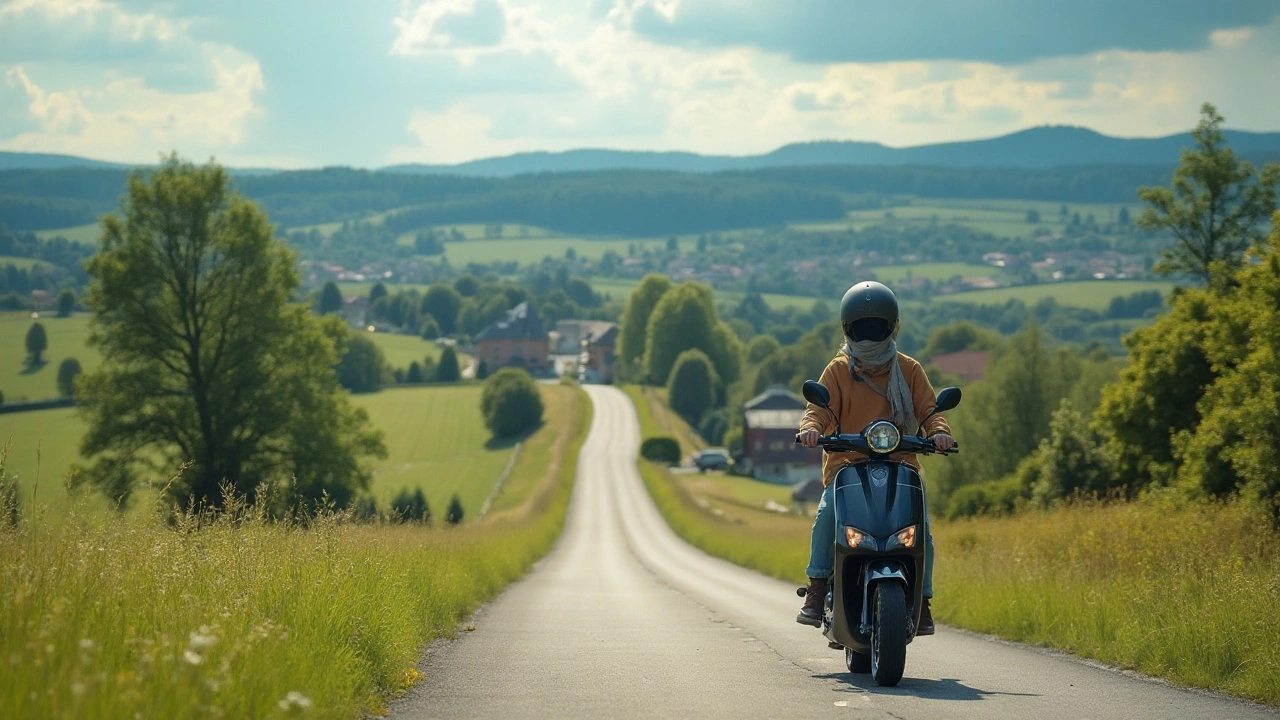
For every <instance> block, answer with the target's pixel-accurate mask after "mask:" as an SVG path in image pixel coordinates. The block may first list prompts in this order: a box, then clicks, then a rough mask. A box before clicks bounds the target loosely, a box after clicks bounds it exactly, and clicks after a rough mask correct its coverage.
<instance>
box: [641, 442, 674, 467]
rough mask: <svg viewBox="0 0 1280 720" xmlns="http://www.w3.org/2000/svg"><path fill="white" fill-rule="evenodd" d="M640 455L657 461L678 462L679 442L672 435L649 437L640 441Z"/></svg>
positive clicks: (670, 463)
mask: <svg viewBox="0 0 1280 720" xmlns="http://www.w3.org/2000/svg"><path fill="white" fill-rule="evenodd" d="M640 457H642V458H644V459H645V460H649V461H652V462H657V463H666V464H668V465H676V464H678V463H679V462H680V443H678V442H676V439H675V438H672V437H651V438H646V439H645V441H644V442H642V443H640Z"/></svg>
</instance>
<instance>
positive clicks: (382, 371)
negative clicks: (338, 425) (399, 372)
mask: <svg viewBox="0 0 1280 720" xmlns="http://www.w3.org/2000/svg"><path fill="white" fill-rule="evenodd" d="M390 374H391V369H390V367H388V365H387V359H386V357H385V356H384V355H383V354H382V348H380V347H378V344H377V343H375V342H374V341H372V340H370V339H369V337H368V335H367V334H366V333H362V332H356V333H351V337H350V339H349V340H348V341H347V344H346V348H345V351H344V352H343V353H342V360H341V361H340V362H339V363H338V382H339V383H341V384H342V387H344V388H346V389H348V390H350V391H351V392H376V391H378V390H381V389H382V386H383V385H384V384H386V383H387V381H388V378H389V377H390Z"/></svg>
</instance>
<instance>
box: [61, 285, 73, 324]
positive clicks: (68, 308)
mask: <svg viewBox="0 0 1280 720" xmlns="http://www.w3.org/2000/svg"><path fill="white" fill-rule="evenodd" d="M75 309H76V294H75V293H74V292H72V291H71V290H63V291H62V292H60V293H58V317H60V318H65V317H71V312H72V311H73V310H75Z"/></svg>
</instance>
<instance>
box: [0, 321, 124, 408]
mask: <svg viewBox="0 0 1280 720" xmlns="http://www.w3.org/2000/svg"><path fill="white" fill-rule="evenodd" d="M37 322H38V323H40V324H41V325H43V326H44V330H45V334H46V335H47V336H48V338H49V348H48V349H47V350H45V353H44V359H45V362H44V363H43V364H41V365H38V366H28V365H27V363H26V357H27V350H26V338H27V332H28V331H29V330H30V329H31V325H32V324H33V323H37ZM88 339H89V316H88V315H87V314H83V313H76V314H73V315H72V316H71V317H66V318H59V317H54V314H53V313H47V314H46V313H41V314H40V316H39V317H38V318H33V317H31V313H29V312H6V313H0V343H3V347H4V348H5V350H4V352H2V353H0V392H3V393H4V399H5V402H15V401H19V400H46V399H48V398H53V397H58V365H59V364H60V363H61V362H62V361H63V360H64V359H66V358H75V359H77V360H79V361H80V367H81V368H82V369H83V370H84V371H85V372H88V371H89V370H92V369H95V368H97V367H98V365H99V364H101V362H102V356H101V355H100V354H99V353H98V351H97V350H96V349H95V348H91V347H89V346H88V345H87V344H86V342H87V341H88Z"/></svg>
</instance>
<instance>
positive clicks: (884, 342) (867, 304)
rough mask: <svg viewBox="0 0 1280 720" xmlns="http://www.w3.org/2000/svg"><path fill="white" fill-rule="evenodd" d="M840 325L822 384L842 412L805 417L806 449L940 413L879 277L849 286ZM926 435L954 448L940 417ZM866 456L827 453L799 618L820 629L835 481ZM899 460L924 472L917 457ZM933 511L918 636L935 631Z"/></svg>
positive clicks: (906, 427) (912, 425) (815, 411)
mask: <svg viewBox="0 0 1280 720" xmlns="http://www.w3.org/2000/svg"><path fill="white" fill-rule="evenodd" d="M840 325H841V326H842V327H843V329H844V335H845V342H844V345H843V346H841V348H840V352H839V353H838V354H837V355H836V357H835V359H834V360H832V361H831V362H830V363H829V364H828V365H827V369H826V370H824V371H823V372H822V379H821V380H820V382H821V383H822V384H823V385H825V386H826V388H827V390H829V391H830V392H831V409H832V411H834V412H835V414H836V417H832V414H831V413H830V412H828V411H827V410H825V409H824V408H821V407H819V406H817V405H814V404H813V403H810V404H809V409H808V410H807V411H805V414H804V419H803V420H801V421H800V442H801V443H802V444H803V445H804V446H805V447H814V446H816V445H817V444H818V438H819V436H821V435H825V434H829V433H831V432H832V431H834V430H835V427H836V422H837V420H838V421H839V424H840V426H841V428H844V429H851V428H863V427H866V426H867V425H869V424H871V423H872V422H873V421H875V420H879V419H881V418H890V419H892V420H893V423H894V424H895V425H897V426H898V428H899V429H900V430H901V431H902V433H903V434H904V435H906V434H914V432H915V431H916V426H917V418H922V417H925V416H927V415H928V414H929V413H930V412H932V411H933V408H934V404H935V397H934V394H933V386H932V385H930V384H929V378H928V377H927V376H925V373H924V368H922V367H920V363H918V362H916V361H915V360H914V359H912V358H910V357H908V356H907V355H904V354H902V353H900V352H898V344H897V342H896V341H895V339H896V338H897V335H898V299H897V297H895V296H894V294H893V291H892V290H890V289H889V288H887V287H885V286H884V285H881V284H880V283H878V282H862V283H858V284H857V285H854V286H853V287H851V288H849V291H848V292H846V293H845V294H844V299H843V300H841V301H840ZM922 430H923V432H921V434H922V435H924V436H925V437H931V438H933V441H934V443H935V444H936V445H937V446H938V449H939V450H949V449H951V448H952V447H954V446H955V440H954V439H953V438H952V437H951V434H950V433H951V429H950V428H949V427H948V426H947V421H946V420H943V419H942V416H941V415H935V416H933V417H932V418H930V419H929V421H928V423H927V424H926V427H924V428H923V429H922ZM864 457H865V455H863V454H862V453H856V452H851V453H825V454H824V456H823V459H822V484H823V486H825V488H826V489H825V490H824V491H823V493H822V500H821V501H820V502H819V503H818V516H817V517H816V518H814V521H813V534H812V537H811V539H810V549H809V567H808V568H806V570H805V574H806V575H808V576H809V587H808V589H807V590H806V591H805V598H804V607H803V608H801V609H800V614H799V615H797V616H796V622H798V623H802V624H804V625H813V626H814V627H821V625H822V614H823V605H824V603H825V601H826V597H827V584H828V580H829V579H830V578H831V575H832V574H833V573H834V571H835V555H834V549H833V547H834V545H835V534H836V524H835V519H834V518H833V517H832V512H834V511H833V509H832V502H833V500H832V496H831V483H832V481H833V480H835V476H836V473H838V472H839V471H840V469H841V468H843V467H844V466H845V465H848V464H849V463H851V462H853V461H855V460H859V459H861V458H864ZM896 459H899V460H901V461H903V462H906V463H908V464H910V465H912V466H914V467H915V468H916V469H919V467H920V465H919V462H918V461H917V460H916V458H915V456H914V455H900V456H898V457H897V458H896ZM928 518H929V516H928V512H927V511H926V513H925V538H926V545H925V571H924V598H925V599H924V607H923V608H921V613H920V627H919V629H917V630H916V635H932V634H933V632H934V625H933V615H932V613H931V612H930V611H929V598H931V597H933V537H932V536H931V535H930V534H929V519H928Z"/></svg>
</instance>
